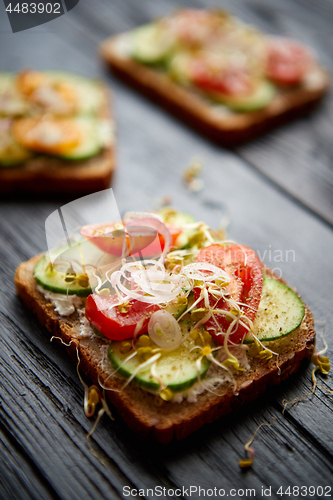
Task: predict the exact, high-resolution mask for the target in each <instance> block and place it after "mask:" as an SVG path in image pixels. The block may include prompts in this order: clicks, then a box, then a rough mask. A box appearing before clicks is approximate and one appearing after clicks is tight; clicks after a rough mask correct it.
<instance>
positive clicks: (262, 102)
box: [209, 80, 276, 113]
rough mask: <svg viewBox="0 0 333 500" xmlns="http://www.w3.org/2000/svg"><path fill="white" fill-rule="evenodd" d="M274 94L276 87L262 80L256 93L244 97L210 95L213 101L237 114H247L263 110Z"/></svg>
mask: <svg viewBox="0 0 333 500" xmlns="http://www.w3.org/2000/svg"><path fill="white" fill-rule="evenodd" d="M275 94H276V87H275V85H273V84H272V83H271V82H268V81H267V80H263V81H262V82H260V83H259V85H258V87H257V89H256V91H255V92H254V93H253V94H251V95H250V96H246V97H230V96H225V95H223V94H219V93H218V92H214V93H210V94H209V96H210V97H211V99H212V100H213V101H217V102H221V103H222V104H225V105H226V106H228V107H229V108H230V109H232V110H233V111H236V112H239V113H248V112H250V111H256V110H259V109H262V108H265V107H266V106H267V105H268V104H269V103H270V102H271V100H272V99H273V97H274V96H275Z"/></svg>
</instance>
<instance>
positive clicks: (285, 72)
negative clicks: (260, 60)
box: [266, 38, 311, 85]
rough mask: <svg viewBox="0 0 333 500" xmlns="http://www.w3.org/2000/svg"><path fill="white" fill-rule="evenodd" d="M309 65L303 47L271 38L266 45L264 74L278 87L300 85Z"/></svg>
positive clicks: (286, 40) (309, 60) (306, 53)
mask: <svg viewBox="0 0 333 500" xmlns="http://www.w3.org/2000/svg"><path fill="white" fill-rule="evenodd" d="M310 64H311V55H310V54H309V52H308V50H307V49H306V48H305V47H303V45H301V44H299V43H297V42H294V41H293V40H288V39H286V38H272V39H271V40H270V42H269V45H268V58H267V67H266V74H267V76H268V78H270V79H271V80H273V81H274V82H276V83H278V84H280V85H297V84H298V83H301V82H302V81H303V79H304V77H305V75H306V73H307V71H308V69H309V66H310Z"/></svg>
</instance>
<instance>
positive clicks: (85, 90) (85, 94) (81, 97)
mask: <svg viewBox="0 0 333 500" xmlns="http://www.w3.org/2000/svg"><path fill="white" fill-rule="evenodd" d="M45 73H46V74H47V75H48V76H49V77H50V79H51V81H52V82H53V83H55V84H57V83H64V84H68V85H70V86H71V87H73V89H75V91H76V93H77V99H78V109H77V114H96V113H98V112H99V111H100V109H101V107H102V106H103V103H104V100H105V96H104V88H103V85H102V83H101V82H100V81H98V80H93V79H90V78H85V77H84V76H80V75H75V74H73V73H66V72H65V71H46V72H45Z"/></svg>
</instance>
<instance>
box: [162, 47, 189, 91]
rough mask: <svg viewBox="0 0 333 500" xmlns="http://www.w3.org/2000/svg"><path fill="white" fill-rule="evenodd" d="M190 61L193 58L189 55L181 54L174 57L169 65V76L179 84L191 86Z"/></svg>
mask: <svg viewBox="0 0 333 500" xmlns="http://www.w3.org/2000/svg"><path fill="white" fill-rule="evenodd" d="M190 60H191V56H190V55H189V54H186V53H182V52H181V53H179V54H177V55H176V56H175V57H173V58H172V59H171V60H170V61H169V64H168V74H169V76H170V77H171V78H172V79H173V80H175V81H176V82H177V83H180V84H181V85H184V86H189V85H190V84H191V82H190V79H189V77H188V71H187V68H188V67H189V63H190Z"/></svg>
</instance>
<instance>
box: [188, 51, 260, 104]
mask: <svg viewBox="0 0 333 500" xmlns="http://www.w3.org/2000/svg"><path fill="white" fill-rule="evenodd" d="M189 71H190V75H191V76H190V78H191V80H192V81H193V83H194V84H195V85H197V86H198V87H200V88H202V89H204V90H206V91H208V92H209V91H211V92H219V93H221V94H225V95H227V96H244V95H248V94H251V92H252V91H253V82H252V81H251V77H250V75H249V72H248V71H247V69H246V68H245V67H237V66H228V67H221V68H217V67H216V66H215V67H214V65H211V64H210V63H209V61H207V60H205V59H203V58H202V59H196V60H194V61H193V62H192V63H191V66H190V70H189Z"/></svg>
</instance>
